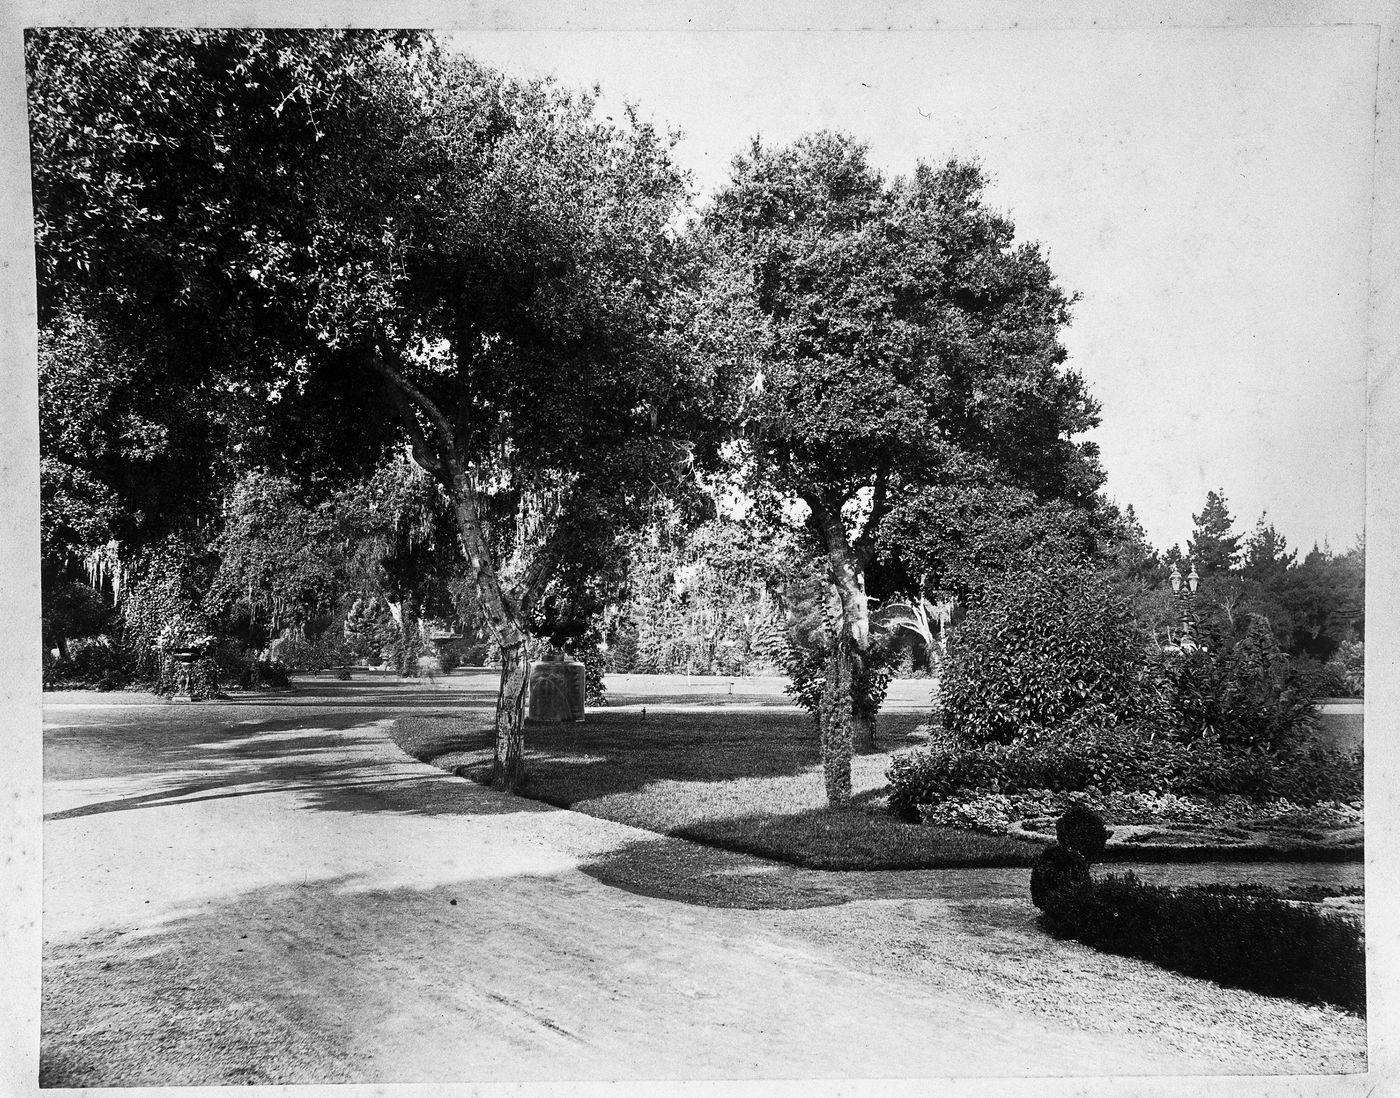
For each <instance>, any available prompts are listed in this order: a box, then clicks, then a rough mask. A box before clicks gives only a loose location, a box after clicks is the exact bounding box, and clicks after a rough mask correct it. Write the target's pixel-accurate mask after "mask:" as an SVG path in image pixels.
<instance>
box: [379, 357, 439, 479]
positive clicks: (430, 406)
mask: <svg viewBox="0 0 1400 1098" xmlns="http://www.w3.org/2000/svg"><path fill="white" fill-rule="evenodd" d="M369 364H370V367H371V368H372V369H373V370H374V371H375V372H376V373H377V374H379V376H380V377H382V378H383V379H384V380H385V381H387V382H388V383H389V384H390V385H391V386H392V387H393V389H394V390H396V391H397V392H398V393H399V394H400V398H401V399H403V398H406V399H407V400H409V401H412V402H413V404H414V405H416V406H417V407H418V409H419V410H420V411H421V412H422V413H423V415H424V416H426V417H427V419H428V423H429V424H430V425H431V426H432V428H433V433H434V434H435V435H436V436H437V440H438V445H439V446H440V448H441V449H440V453H439V456H438V459H437V460H439V461H442V462H445V463H446V464H447V466H448V470H447V471H448V472H452V471H454V470H453V468H452V467H453V466H454V465H455V464H456V463H457V462H456V458H457V436H456V433H455V432H454V431H453V430H452V424H450V423H449V422H448V421H447V417H446V416H445V415H443V414H442V411H441V410H440V409H439V408H438V406H437V405H436V404H434V403H433V401H432V399H431V398H430V397H429V396H428V395H427V394H426V393H424V392H423V390H421V389H420V388H418V386H416V385H414V384H413V382H411V381H409V380H408V378H406V377H404V376H403V374H401V373H399V371H398V370H396V369H394V367H392V366H390V365H389V363H388V361H387V360H386V358H385V354H384V346H383V342H382V341H377V342H376V343H375V345H374V347H373V348H372V349H371V351H370V355H369ZM409 418H410V419H411V420H412V422H413V424H414V427H412V428H410V429H409V435H410V437H412V436H413V434H414V432H415V428H417V420H416V419H412V417H409ZM422 434H423V432H422V430H421V428H418V429H417V435H418V437H419V438H422ZM423 441H424V443H425V444H426V441H427V440H426V439H424V440H423ZM414 456H415V460H416V458H417V447H416V445H415V455H414Z"/></svg>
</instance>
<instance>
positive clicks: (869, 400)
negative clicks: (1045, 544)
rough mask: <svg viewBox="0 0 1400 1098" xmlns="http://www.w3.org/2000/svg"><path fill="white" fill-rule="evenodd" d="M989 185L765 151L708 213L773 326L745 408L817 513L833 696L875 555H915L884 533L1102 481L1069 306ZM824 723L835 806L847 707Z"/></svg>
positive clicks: (778, 467)
mask: <svg viewBox="0 0 1400 1098" xmlns="http://www.w3.org/2000/svg"><path fill="white" fill-rule="evenodd" d="M984 189H985V179H984V177H983V175H982V173H981V171H980V170H979V169H978V168H977V167H976V166H975V165H971V164H965V163H961V162H958V161H950V162H949V163H947V164H946V165H944V166H942V167H941V168H934V167H930V166H928V165H925V164H920V165H918V166H917V167H916V168H915V170H914V172H913V173H912V174H911V175H909V176H906V177H898V178H895V179H890V180H887V179H885V178H884V177H883V176H882V175H881V174H880V173H879V172H877V171H876V170H875V169H874V168H873V167H872V166H871V165H870V163H869V161H868V159H867V155H866V149H865V147H864V146H863V145H861V144H860V143H859V142H857V141H855V140H854V139H853V138H850V137H848V136H845V135H841V134H833V133H819V134H814V135H810V136H807V137H803V138H801V139H799V140H798V141H796V142H795V143H793V144H792V145H790V146H787V147H783V148H770V147H765V146H764V145H762V144H761V143H760V142H758V141H755V142H754V143H753V145H752V147H751V148H750V149H749V151H748V152H747V153H746V154H744V155H742V156H740V157H737V158H736V159H735V161H734V166H733V172H732V177H731V179H730V181H729V183H728V184H727V186H725V187H724V188H723V189H722V190H721V192H720V193H719V195H718V196H717V197H716V199H715V201H714V203H713V206H712V207H711V208H710V210H709V211H708V212H707V215H706V217H705V222H704V228H705V230H706V233H707V234H708V237H709V240H710V242H711V244H712V247H713V248H714V249H715V252H716V254H717V255H718V256H719V257H720V259H719V260H718V261H719V262H720V263H722V264H728V265H729V267H730V269H731V271H733V272H734V274H733V278H734V281H736V282H737V283H739V284H740V285H742V286H743V287H744V289H745V296H744V298H743V299H742V301H743V305H744V306H745V307H746V309H747V315H748V316H751V317H753V318H754V319H755V321H756V322H757V323H758V324H759V325H761V329H760V332H759V334H758V336H757V338H756V340H755V341H754V346H753V347H752V348H751V349H750V352H749V353H750V357H751V377H750V380H749V383H748V386H747V389H746V391H745V393H744V396H743V403H742V409H741V416H742V424H743V429H744V437H745V441H746V443H747V446H748V455H749V457H750V459H751V461H752V462H753V466H754V470H755V474H756V483H757V484H758V485H759V486H760V491H768V492H770V493H772V494H775V495H777V496H782V497H788V498H795V499H799V500H801V501H802V502H803V503H805V504H806V507H807V509H808V512H809V515H810V517H809V520H808V525H809V528H810V530H811V531H812V533H813V535H814V537H815V538H816V540H817V542H818V543H819V544H820V545H821V547H822V550H823V553H824V556H825V558H826V561H827V564H828V567H829V571H830V576H831V581H832V584H833V586H834V587H835V589H836V591H837V593H838V594H839V596H840V598H841V602H842V606H843V613H842V624H841V636H842V638H844V639H842V640H838V642H837V645H836V648H837V650H838V656H837V657H835V662H833V663H832V664H831V665H830V667H829V669H828V676H827V678H828V687H829V688H832V689H836V690H838V691H839V690H842V689H844V690H847V691H849V688H850V684H851V682H852V681H857V680H858V677H859V675H860V665H861V662H862V653H863V651H864V650H865V649H866V647H867V645H868V634H869V615H868V607H867V600H868V593H867V589H866V576H867V570H868V569H869V568H870V565H871V563H872V561H873V560H874V559H875V556H876V554H877V551H883V553H884V555H885V558H886V567H887V568H889V566H890V564H891V563H892V562H893V561H895V560H897V559H898V558H900V557H901V556H903V555H906V554H905V549H906V548H907V545H902V544H896V543H895V542H894V541H893V539H892V537H891V536H890V535H891V534H892V532H893V531H894V530H896V529H899V528H901V527H900V525H899V524H898V523H897V522H892V521H891V520H892V518H893V517H894V516H897V515H898V514H899V512H900V511H901V509H904V508H907V509H908V513H907V521H906V522H905V523H904V525H903V529H906V530H912V529H913V528H914V527H916V526H917V523H918V521H919V519H918V518H916V517H915V515H916V514H918V515H924V514H926V513H927V509H928V506H929V503H930V501H931V500H932V499H934V498H936V497H937V495H938V493H939V492H940V490H941V491H943V492H945V493H946V492H948V491H950V490H951V485H952V484H953V483H954V482H956V481H958V480H960V479H961V480H963V481H966V480H967V479H970V478H969V476H968V471H969V470H976V473H975V474H973V476H975V477H977V478H983V479H988V480H990V481H991V482H992V483H993V484H997V485H1005V486H1007V488H1008V489H1009V490H1012V491H1022V492H1026V493H1028V494H1029V497H1028V498H1030V499H1032V500H1036V501H1048V500H1066V501H1068V502H1070V503H1071V504H1079V505H1086V506H1087V505H1090V504H1091V503H1092V502H1093V500H1094V498H1095V494H1096V492H1097V489H1098V487H1099V485H1100V482H1101V480H1102V474H1101V472H1100V470H1099V467H1098V462H1097V454H1096V451H1095V449H1094V447H1093V445H1092V444H1091V443H1086V442H1077V441H1075V440H1074V436H1075V435H1077V434H1079V433H1081V432H1083V431H1085V430H1087V429H1088V428H1089V427H1092V426H1093V425H1094V424H1095V423H1096V422H1097V419H1096V416H1097V407H1096V405H1095V404H1094V402H1093V400H1092V399H1091V398H1090V397H1089V395H1088V392H1087V389H1086V388H1085V386H1084V384H1083V381H1082V379H1081V378H1080V377H1079V375H1078V374H1076V373H1075V372H1073V371H1072V370H1068V369H1065V368H1064V367H1063V363H1064V361H1065V357H1066V355H1065V350H1064V348H1063V347H1062V346H1061V344H1060V342H1059V331H1060V329H1061V328H1062V327H1063V326H1064V325H1065V324H1066V323H1068V320H1069V307H1070V303H1071V302H1070V298H1069V296H1068V295H1067V294H1066V293H1065V292H1064V291H1063V290H1061V289H1060V287H1059V286H1058V284H1057V283H1056V281H1055V279H1054V277H1053V275H1052V274H1051V272H1050V269H1049V266H1048V264H1047V263H1046V262H1045V259H1044V257H1043V256H1042V255H1041V253H1040V251H1039V249H1038V248H1037V247H1035V246H1034V245H1030V244H1017V243H1016V242H1015V239H1014V236H1015V234H1014V227H1013V226H1012V224H1011V222H1010V221H1009V220H1008V219H1007V218H1005V217H1003V216H1001V215H999V214H997V213H995V212H994V211H992V210H991V209H989V208H988V207H987V205H986V204H985V202H984V201H983V191H984ZM739 315H741V316H742V315H744V314H743V313H740V314H739ZM843 646H844V647H846V648H848V649H849V654H848V657H841V656H839V650H840V649H841V648H842V647H843ZM841 683H844V684H845V685H844V686H842V685H840V684H841ZM833 684H835V685H834V686H833ZM830 708H831V711H832V714H833V716H832V717H831V719H830V721H828V724H829V725H830V728H827V729H824V732H823V738H824V742H826V743H828V747H827V749H826V754H827V758H828V766H827V779H828V793H829V795H830V796H831V798H832V799H833V800H834V801H839V800H842V799H844V796H845V795H846V791H848V789H849V746H848V743H847V741H848V740H849V732H848V731H847V730H846V729H847V728H848V724H843V722H848V721H849V713H850V702H849V700H844V701H836V700H833V702H832V705H831V707H830ZM838 710H839V711H840V713H838V712H837V711H838ZM841 714H846V715H845V716H842V715H841ZM843 755H844V758H843ZM843 774H844V779H843V777H842V775H843Z"/></svg>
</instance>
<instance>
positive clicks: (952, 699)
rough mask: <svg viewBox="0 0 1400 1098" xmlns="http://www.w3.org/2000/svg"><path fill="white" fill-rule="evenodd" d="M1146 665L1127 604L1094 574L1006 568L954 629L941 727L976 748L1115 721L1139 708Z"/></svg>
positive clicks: (942, 688)
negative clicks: (1082, 723) (1070, 724)
mask: <svg viewBox="0 0 1400 1098" xmlns="http://www.w3.org/2000/svg"><path fill="white" fill-rule="evenodd" d="M1146 670H1147V657H1146V637H1145V636H1144V635H1143V632H1142V630H1141V628H1140V627H1139V625H1138V624H1137V620H1136V617H1135V614H1134V611H1133V607H1132V604H1131V603H1130V602H1129V601H1128V600H1127V599H1126V598H1124V597H1123V596H1121V595H1120V594H1118V593H1116V592H1115V591H1114V590H1112V589H1111V588H1110V587H1109V586H1108V584H1107V583H1106V582H1105V581H1104V580H1103V579H1102V578H1101V577H1100V576H1098V575H1095V574H1093V573H1091V572H1088V571H1082V570H1078V569H1074V568H1071V567H1068V566H1065V565H1051V566H1049V567H1045V568H1041V569H1036V570H1032V571H1022V572H1016V573H1012V574H1010V575H1007V576H1004V577H1002V578H1001V579H1000V580H998V581H996V582H994V583H993V584H992V585H991V586H990V587H989V589H988V591H987V593H986V597H985V598H984V600H983V601H982V602H981V603H980V604H979V605H978V606H977V607H976V609H975V612H973V613H970V614H969V616H968V617H967V619H966V620H965V621H964V622H963V623H962V624H961V625H960V626H959V627H958V628H957V629H956V630H955V631H954V633H953V637H952V640H951V642H950V644H949V647H948V658H947V660H946V661H945V663H944V666H943V676H942V682H941V686H940V700H941V713H942V721H943V726H944V728H945V729H947V730H948V731H949V732H950V733H952V734H953V735H955V736H957V737H959V738H960V739H962V740H963V741H965V742H966V743H968V744H970V745H973V744H981V743H988V742H996V743H1008V742H1011V741H1013V740H1015V739H1018V738H1020V737H1022V736H1042V735H1045V734H1047V733H1048V732H1050V731H1052V730H1054V729H1056V728H1058V727H1060V726H1063V725H1065V724H1066V723H1067V722H1071V721H1074V720H1076V719H1077V720H1080V721H1090V722H1094V721H1097V722H1103V723H1107V724H1112V723H1115V722H1117V721H1119V720H1122V719H1125V718H1129V717H1132V716H1134V715H1136V714H1138V713H1140V712H1142V710H1143V709H1144V706H1145V705H1146V704H1147V702H1146V695H1147V694H1148V693H1149V692H1150V689H1151V688H1150V684H1146V683H1145V675H1146Z"/></svg>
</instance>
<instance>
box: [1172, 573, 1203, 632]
mask: <svg viewBox="0 0 1400 1098" xmlns="http://www.w3.org/2000/svg"><path fill="white" fill-rule="evenodd" d="M1183 581H1184V582H1185V585H1186V590H1184V591H1183V590H1182V583H1183ZM1200 583H1201V577H1200V576H1199V575H1198V574H1197V573H1196V566H1195V565H1194V564H1193V565H1191V574H1190V575H1189V576H1184V577H1183V576H1182V574H1181V564H1180V562H1178V563H1177V564H1175V565H1173V566H1172V594H1174V595H1176V596H1177V597H1178V598H1179V599H1180V600H1181V647H1182V648H1184V649H1186V650H1188V651H1190V650H1191V649H1194V648H1195V647H1196V640H1195V638H1194V637H1193V636H1192V635H1191V626H1192V623H1193V621H1194V618H1195V612H1194V605H1193V603H1194V600H1195V597H1196V588H1197V587H1198V586H1200Z"/></svg>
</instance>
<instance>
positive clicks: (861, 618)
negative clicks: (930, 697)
mask: <svg viewBox="0 0 1400 1098" xmlns="http://www.w3.org/2000/svg"><path fill="white" fill-rule="evenodd" d="M809 506H811V507H812V519H813V522H814V523H815V525H816V527H817V530H818V532H819V534H820V536H821V540H822V545H823V547H824V548H825V549H826V558H827V568H828V575H829V577H830V581H831V585H832V587H833V588H835V590H836V594H837V595H838V596H839V598H840V600H841V625H840V639H839V640H838V643H837V645H836V647H835V649H834V655H835V658H836V659H838V660H839V661H840V663H841V679H842V682H844V683H845V687H844V691H845V696H846V698H847V699H848V703H849V712H848V714H847V718H846V720H847V726H848V727H849V729H850V735H851V748H852V750H853V751H862V752H864V751H874V750H875V714H874V713H873V712H871V711H870V709H869V707H868V706H864V705H862V704H860V702H861V699H860V697H859V694H860V690H859V682H860V681H861V679H862V673H863V671H864V669H865V661H866V653H867V650H868V648H869V647H870V602H869V600H868V599H867V598H866V595H865V572H864V570H863V569H862V568H861V565H860V558H859V556H858V554H857V552H856V550H855V548H854V547H853V546H852V545H851V543H850V539H849V537H848V536H847V534H846V526H845V523H844V522H843V520H842V518H841V508H840V505H839V504H836V503H816V504H812V503H810V501H809ZM847 768H848V769H849V763H848V764H847ZM828 784H829V783H828ZM847 784H849V775H848V777H847Z"/></svg>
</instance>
